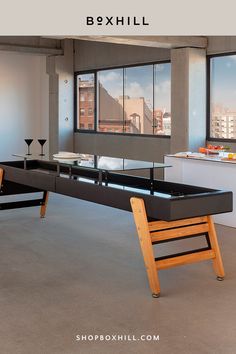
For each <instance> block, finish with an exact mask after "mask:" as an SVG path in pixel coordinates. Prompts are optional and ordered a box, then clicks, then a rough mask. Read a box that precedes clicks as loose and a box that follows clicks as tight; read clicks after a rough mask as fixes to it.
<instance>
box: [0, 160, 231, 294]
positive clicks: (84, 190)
mask: <svg viewBox="0 0 236 354" xmlns="http://www.w3.org/2000/svg"><path fill="white" fill-rule="evenodd" d="M86 156H87V155H81V158H80V159H77V160H76V161H73V162H71V161H66V160H65V161H64V160H63V161H62V160H57V161H49V160H45V159H42V160H38V159H32V158H28V157H25V156H22V159H21V160H19V161H18V160H17V161H6V162H0V196H9V195H21V194H24V197H22V200H20V201H5V199H4V202H2V203H1V202H0V210H6V209H16V208H25V207H32V206H40V214H41V217H44V216H45V213H46V207H47V203H48V195H49V192H53V193H59V194H62V195H67V196H70V197H75V198H79V199H82V200H86V201H89V202H94V203H98V204H103V205H106V206H109V207H114V208H118V209H122V210H126V211H130V212H133V215H134V220H135V224H136V227H137V233H138V236H139V241H140V245H141V250H142V253H143V258H144V262H145V266H146V270H147V275H148V280H149V285H150V288H151V292H152V295H153V297H158V296H159V295H160V283H159V279H158V270H161V269H165V268H169V267H174V266H177V265H182V264H187V263H192V262H197V261H201V260H208V259H211V260H212V261H213V267H214V270H215V273H216V275H217V279H218V280H222V279H223V278H224V275H225V274H224V268H223V263H222V259H221V254H220V250H219V245H218V241H217V236H216V232H215V227H214V223H213V220H212V217H211V215H213V214H218V213H226V212H231V211H232V193H231V192H230V191H221V190H215V189H209V188H202V187H197V186H190V185H184V184H179V183H169V182H164V181H162V180H159V179H155V178H154V176H155V170H156V169H163V168H169V167H170V166H168V165H165V164H159V163H153V162H145V161H136V160H126V159H116V158H108V157H104V156H91V155H89V157H88V156H87V157H86ZM170 168H171V167H170ZM142 170H145V171H148V177H141V176H136V175H133V172H136V174H137V173H140V172H141V171H142ZM140 174H141V173H140ZM38 192H42V197H41V198H35V199H27V198H25V194H28V193H38ZM18 199H19V198H18ZM199 236H205V238H206V247H204V248H201V249H194V250H190V251H185V252H182V253H178V254H172V255H167V256H164V257H159V258H158V257H157V258H155V257H154V251H153V247H154V246H155V245H158V244H160V243H164V242H170V241H176V240H179V239H183V238H190V237H199Z"/></svg>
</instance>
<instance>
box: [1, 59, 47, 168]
mask: <svg viewBox="0 0 236 354" xmlns="http://www.w3.org/2000/svg"><path fill="white" fill-rule="evenodd" d="M48 81H49V80H48V75H47V74H46V58H45V57H44V56H36V55H29V54H16V53H7V52H0V161H3V160H8V159H11V158H12V156H11V155H12V154H13V153H17V152H20V153H22V152H26V144H25V142H24V139H25V138H33V139H35V141H34V142H33V143H32V151H33V152H34V153H39V152H40V145H39V143H38V142H37V141H36V139H38V138H45V139H48V134H49V127H48V125H49V123H48V122H49V113H48V112H49V108H48V107H49V102H48V101H49V82H48ZM45 148H46V149H45V150H46V152H47V150H48V142H47V143H46V146H45Z"/></svg>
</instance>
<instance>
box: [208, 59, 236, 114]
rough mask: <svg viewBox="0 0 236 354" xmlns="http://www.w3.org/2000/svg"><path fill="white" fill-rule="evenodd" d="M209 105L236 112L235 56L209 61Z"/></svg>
mask: <svg viewBox="0 0 236 354" xmlns="http://www.w3.org/2000/svg"><path fill="white" fill-rule="evenodd" d="M211 103H212V105H222V106H223V108H229V109H230V110H232V111H236V55H227V56H222V57H221V56H220V57H214V58H212V59H211Z"/></svg>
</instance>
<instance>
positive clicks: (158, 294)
mask: <svg viewBox="0 0 236 354" xmlns="http://www.w3.org/2000/svg"><path fill="white" fill-rule="evenodd" d="M160 295H161V294H160V293H157V294H155V293H153V294H152V297H154V298H157V297H160Z"/></svg>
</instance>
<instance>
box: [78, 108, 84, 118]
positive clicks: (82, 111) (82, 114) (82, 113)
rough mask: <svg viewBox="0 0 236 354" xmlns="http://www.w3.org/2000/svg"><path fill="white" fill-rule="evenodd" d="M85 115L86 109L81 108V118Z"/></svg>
mask: <svg viewBox="0 0 236 354" xmlns="http://www.w3.org/2000/svg"><path fill="white" fill-rule="evenodd" d="M84 113H85V109H84V108H80V110H79V115H80V117H82V116H84Z"/></svg>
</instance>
